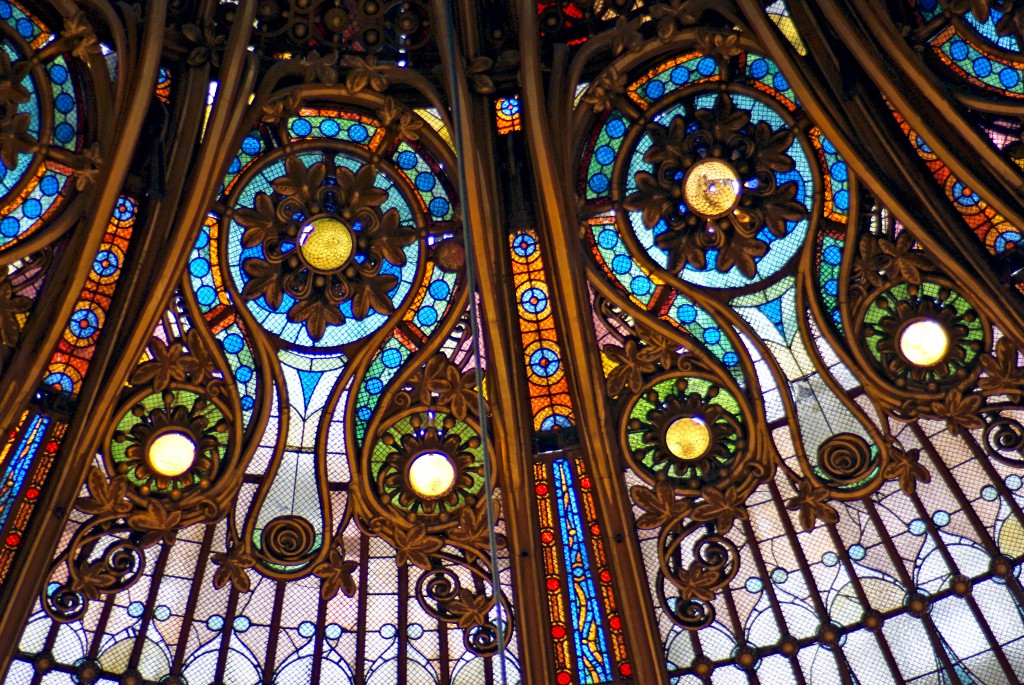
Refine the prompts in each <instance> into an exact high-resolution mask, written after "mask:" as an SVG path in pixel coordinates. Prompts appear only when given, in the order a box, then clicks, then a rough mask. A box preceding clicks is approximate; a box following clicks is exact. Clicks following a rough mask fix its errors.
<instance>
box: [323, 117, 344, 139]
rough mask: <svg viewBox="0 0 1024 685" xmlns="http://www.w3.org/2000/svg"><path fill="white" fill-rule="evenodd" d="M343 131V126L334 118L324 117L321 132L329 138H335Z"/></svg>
mask: <svg viewBox="0 0 1024 685" xmlns="http://www.w3.org/2000/svg"><path fill="white" fill-rule="evenodd" d="M340 132H341V126H339V125H338V122H337V121H335V120H334V119H324V120H323V121H321V122H320V133H322V134H323V135H324V136H326V137H327V138H333V137H335V136H336V135H338V133H340Z"/></svg>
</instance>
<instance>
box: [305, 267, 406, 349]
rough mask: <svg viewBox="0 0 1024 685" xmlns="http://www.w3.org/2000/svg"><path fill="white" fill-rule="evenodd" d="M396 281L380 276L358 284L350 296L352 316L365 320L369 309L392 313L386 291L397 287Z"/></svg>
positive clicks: (391, 303) (389, 277) (392, 305)
mask: <svg viewBox="0 0 1024 685" xmlns="http://www.w3.org/2000/svg"><path fill="white" fill-rule="evenodd" d="M397 281H398V279H396V278H395V277H394V276H390V275H388V276H385V275H381V276H380V277H378V278H375V279H373V280H371V281H368V282H364V283H360V284H359V285H358V287H356V289H355V292H354V294H353V296H352V315H353V316H354V317H355V318H357V319H365V318H366V317H367V316H368V315H369V314H370V310H371V309H375V310H377V311H378V312H380V313H381V314H391V313H393V312H394V311H395V305H394V303H393V302H392V301H391V298H390V297H388V291H390V290H391V289H392V288H394V287H395V285H397ZM311 335H312V334H311Z"/></svg>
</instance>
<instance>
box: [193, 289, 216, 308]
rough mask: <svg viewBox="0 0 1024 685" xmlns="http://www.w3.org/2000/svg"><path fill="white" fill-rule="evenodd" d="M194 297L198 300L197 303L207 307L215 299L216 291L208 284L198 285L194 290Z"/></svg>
mask: <svg viewBox="0 0 1024 685" xmlns="http://www.w3.org/2000/svg"><path fill="white" fill-rule="evenodd" d="M196 299H197V300H199V304H201V305H203V306H204V307H209V306H210V305H212V304H213V303H214V302H216V301H217V291H216V290H214V289H213V288H211V287H210V286H208V285H204V286H200V287H199V289H198V290H196Z"/></svg>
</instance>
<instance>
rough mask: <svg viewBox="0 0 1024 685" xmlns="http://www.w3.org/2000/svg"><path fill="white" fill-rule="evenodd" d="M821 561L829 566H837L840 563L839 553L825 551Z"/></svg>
mask: <svg viewBox="0 0 1024 685" xmlns="http://www.w3.org/2000/svg"><path fill="white" fill-rule="evenodd" d="M821 563H823V564H825V565H826V566H828V567H832V566H835V565H836V564H838V563H839V555H838V554H836V553H835V552H825V553H824V554H822V555H821Z"/></svg>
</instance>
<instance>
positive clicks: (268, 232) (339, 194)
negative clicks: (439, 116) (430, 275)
mask: <svg viewBox="0 0 1024 685" xmlns="http://www.w3.org/2000/svg"><path fill="white" fill-rule="evenodd" d="M357 165H358V166H357ZM284 171H285V173H284V175H283V176H281V177H279V178H277V179H276V180H274V181H273V182H272V183H271V184H270V185H271V191H272V192H269V193H268V192H265V191H263V190H261V191H258V192H257V193H256V194H255V197H254V199H253V206H252V207H251V208H249V207H244V206H241V207H238V208H236V209H235V211H234V215H233V217H234V220H235V221H236V222H237V223H238V224H239V225H241V226H242V227H244V229H245V231H244V233H242V235H241V242H242V247H243V248H244V249H245V250H246V251H247V252H246V253H245V257H244V259H243V261H242V265H241V266H242V272H243V273H244V275H245V277H244V278H243V280H244V285H243V286H242V292H241V295H242V298H243V299H245V300H250V301H251V300H258V299H260V298H263V299H264V300H265V301H266V304H267V306H269V307H270V308H271V309H274V310H278V309H280V308H281V307H282V306H287V317H288V320H289V321H292V322H294V323H301V324H303V325H304V326H305V327H306V330H307V332H308V334H309V337H310V338H311V339H312V340H313V341H318V340H320V339H321V338H323V337H324V333H325V331H326V329H327V326H328V325H331V324H341V323H343V322H344V321H345V319H346V314H345V311H344V308H343V305H345V304H347V303H351V309H350V312H351V315H352V317H354V318H355V319H365V318H366V317H367V316H368V315H369V314H370V313H371V310H372V311H377V312H380V313H382V314H390V313H392V312H394V311H395V303H394V302H393V301H392V298H391V294H392V293H393V292H394V291H395V289H396V288H397V287H398V285H399V278H398V277H397V276H396V275H395V274H396V272H398V270H400V269H401V267H403V266H405V264H406V261H407V256H406V252H405V249H404V248H405V247H406V246H408V245H410V244H411V243H413V242H414V241H415V240H416V232H415V231H414V230H412V229H410V228H407V227H405V226H403V225H402V224H401V221H402V219H401V216H400V214H399V211H398V210H397V209H396V208H395V207H391V208H389V209H387V210H384V209H383V205H384V204H385V203H387V201H388V198H389V194H388V191H387V190H385V189H384V188H381V187H378V186H377V185H375V184H376V182H377V180H378V177H379V176H378V169H377V166H376V165H375V164H373V163H362V162H358V161H356V160H354V159H352V158H349V157H348V156H346V155H344V154H341V153H338V154H336V155H331V154H324V153H321V152H310V153H300V154H297V155H291V156H289V157H287V158H286V159H285V163H284ZM250 255H251V256H250Z"/></svg>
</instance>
